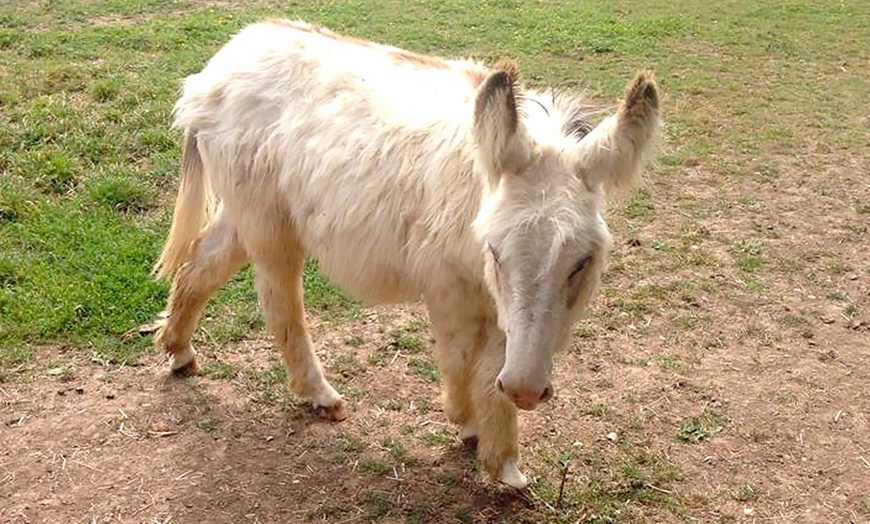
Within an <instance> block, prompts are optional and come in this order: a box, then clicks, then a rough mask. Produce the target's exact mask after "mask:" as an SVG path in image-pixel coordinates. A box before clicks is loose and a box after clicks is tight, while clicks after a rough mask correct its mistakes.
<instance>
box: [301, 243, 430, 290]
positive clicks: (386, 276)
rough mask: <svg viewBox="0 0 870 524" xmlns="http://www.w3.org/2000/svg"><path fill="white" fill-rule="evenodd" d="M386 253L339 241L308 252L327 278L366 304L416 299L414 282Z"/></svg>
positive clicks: (393, 258)
mask: <svg viewBox="0 0 870 524" xmlns="http://www.w3.org/2000/svg"><path fill="white" fill-rule="evenodd" d="M385 255H388V253H386V252H381V253H376V252H374V250H371V249H357V250H347V249H343V248H342V247H341V246H340V245H338V242H336V245H333V246H328V247H326V248H325V249H323V248H321V249H315V250H311V251H310V252H309V256H310V257H311V258H313V259H315V260H317V262H318V263H319V265H320V270H321V272H322V273H323V274H324V275H325V276H326V278H327V279H329V281H330V282H332V283H334V284H336V285H338V286H339V287H341V288H342V289H343V290H344V291H346V292H347V293H348V294H349V295H350V296H351V297H353V298H355V299H357V300H360V301H362V302H365V303H367V304H383V303H395V302H411V301H416V300H418V299H419V295H420V294H419V291H418V290H417V286H415V285H414V283H413V282H411V279H410V278H408V275H407V274H406V273H405V272H404V271H403V270H402V268H401V267H399V266H400V265H399V264H397V263H396V262H397V260H395V257H390V256H385Z"/></svg>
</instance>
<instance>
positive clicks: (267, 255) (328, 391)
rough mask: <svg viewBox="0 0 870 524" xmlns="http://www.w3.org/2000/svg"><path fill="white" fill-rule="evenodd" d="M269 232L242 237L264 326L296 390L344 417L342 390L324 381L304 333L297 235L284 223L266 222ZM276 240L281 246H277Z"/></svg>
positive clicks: (326, 410)
mask: <svg viewBox="0 0 870 524" xmlns="http://www.w3.org/2000/svg"><path fill="white" fill-rule="evenodd" d="M269 225H270V227H269V228H265V229H266V230H267V231H269V237H268V238H265V237H263V238H256V237H262V235H263V233H262V230H263V228H261V231H259V232H257V233H254V234H253V235H252V237H254V238H249V237H246V238H245V242H246V244H245V245H246V247H248V244H249V243H250V244H251V247H248V250H249V252H250V253H251V258H252V259H253V260H254V269H255V272H256V278H255V283H256V288H257V293H258V295H259V297H260V304H261V306H262V308H263V313H264V316H265V318H266V326H267V327H268V328H269V330H270V331H271V332H272V334H273V335H274V337H275V343H276V344H277V345H278V347H280V348H281V354H282V355H283V357H284V363H285V364H286V366H287V372H288V376H289V378H290V389H291V391H293V392H294V393H295V394H297V395H299V396H301V397H306V398H309V399H311V400H312V401H313V402H314V406H315V407H316V408H318V409H322V410H323V415H324V416H325V417H326V418H328V419H330V420H344V419H345V418H346V417H347V414H346V413H345V410H344V406H343V404H342V400H341V395H339V394H338V392H337V391H335V389H334V388H333V387H332V386H331V385H330V384H329V382H327V380H326V378H325V376H324V374H323V368H322V367H321V365H320V360H319V359H318V358H317V355H316V354H315V352H314V344H313V343H312V341H311V337H310V336H309V334H308V326H307V324H306V322H305V308H304V304H303V290H302V271H303V267H304V264H305V254H304V252H303V251H302V249H301V248H300V247H299V245H298V243H297V242H296V241H295V236H294V235H293V234H292V229H290V228H289V225H286V224H284V225H283V227H279V225H277V224H274V223H273V224H269ZM279 246H280V247H279Z"/></svg>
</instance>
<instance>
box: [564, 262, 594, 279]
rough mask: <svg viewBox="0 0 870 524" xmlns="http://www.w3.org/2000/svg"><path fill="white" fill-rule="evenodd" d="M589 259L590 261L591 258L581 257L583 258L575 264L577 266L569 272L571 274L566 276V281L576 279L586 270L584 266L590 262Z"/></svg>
mask: <svg viewBox="0 0 870 524" xmlns="http://www.w3.org/2000/svg"><path fill="white" fill-rule="evenodd" d="M591 259H592V257H583V258H581V259H580V261H579V262H577V264H575V265H574V269H573V270H571V274H570V275H568V280H572V279H573V278H574V277H576V276H577V275H579V274H580V272H581V271H583V270H584V269H585V268H586V265H587V264H589V261H590V260H591Z"/></svg>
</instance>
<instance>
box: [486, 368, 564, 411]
mask: <svg viewBox="0 0 870 524" xmlns="http://www.w3.org/2000/svg"><path fill="white" fill-rule="evenodd" d="M503 374H504V373H503V372H502V373H500V374H499V376H498V378H497V379H495V387H496V388H498V390H499V391H501V392H502V393H504V394H505V395H507V397H508V398H509V399H511V402H513V403H514V405H516V407H518V408H520V409H525V410H533V409H535V408H536V407H537V406H538V404H539V403H541V402H546V401H548V400H550V399H551V398H552V397H553V386H552V385H551V384H550V382H549V380H548V381H546V382H545V383H543V384H544V385H543V386H542V385H535V384H534V383H533V382H528V381H523V380H510V377H503V376H502V375H503Z"/></svg>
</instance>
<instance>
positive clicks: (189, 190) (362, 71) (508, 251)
mask: <svg viewBox="0 0 870 524" xmlns="http://www.w3.org/2000/svg"><path fill="white" fill-rule="evenodd" d="M582 107H583V106H582V105H581V104H580V103H579V101H578V100H570V99H566V98H555V97H553V96H551V95H543V94H539V93H536V92H534V91H529V90H525V89H524V88H523V87H521V86H520V83H519V74H518V72H517V70H516V67H515V66H513V65H512V64H510V63H506V64H501V65H496V66H495V68H494V69H488V68H486V67H484V66H482V65H480V64H477V63H474V62H470V61H452V60H442V59H440V58H435V57H430V56H424V55H418V54H414V53H410V52H407V51H404V50H401V49H398V48H395V47H389V46H384V45H378V44H374V43H371V42H366V41H362V40H357V39H353V38H348V37H344V36H340V35H338V34H335V33H333V32H331V31H329V30H327V29H324V28H322V27H317V26H313V25H309V24H306V23H302V22H288V21H283V20H273V21H268V22H264V23H260V24H256V25H252V26H250V27H248V28H246V29H244V30H243V31H242V32H240V33H239V34H238V35H237V36H235V37H234V38H233V39H232V40H231V41H230V42H229V43H228V44H226V46H224V47H223V48H222V49H221V50H220V51H219V52H218V53H217V54H216V55H215V56H214V57H213V58H212V59H211V60H210V61H209V63H208V65H207V66H206V68H205V69H204V70H203V71H202V72H201V73H198V74H194V75H192V76H190V77H189V78H187V80H186V83H185V86H184V93H183V95H182V97H181V99H180V100H179V101H178V103H177V105H176V106H175V118H176V120H175V125H176V126H177V127H179V128H181V129H183V130H184V132H185V138H184V151H183V165H182V174H181V185H180V188H179V191H178V197H177V201H176V206H175V215H174V218H173V221H172V229H171V231H170V233H169V237H168V239H167V241H166V245H165V247H164V249H163V253H162V254H161V256H160V259H159V261H158V262H157V264H156V268H155V270H156V272H157V274H158V275H159V276H162V277H169V276H172V275H174V280H173V283H172V289H171V292H170V296H169V303H168V306H167V309H166V311H165V312H164V315H165V320H164V321H163V324H162V326H161V328H160V330H159V332H158V333H157V336H156V341H157V345H158V347H160V348H162V349H163V350H165V351H166V352H167V353H168V354H169V356H170V366H171V368H172V370H174V371H176V372H179V373H186V372H191V371H194V370H195V369H196V362H195V354H194V351H193V349H192V348H191V345H190V338H191V334H192V333H193V331H194V328H195V325H196V323H197V320H198V318H199V315H200V313H201V311H202V308H203V306H204V305H205V303H206V301H207V300H208V299H209V298H210V297H211V295H212V294H213V293H214V292H215V291H216V290H217V289H218V288H219V287H221V286H222V285H223V284H224V283H225V282H226V281H227V280H228V279H229V278H230V276H231V275H232V274H233V273H234V272H236V271H237V270H238V269H239V268H241V267H242V266H243V265H244V264H246V263H247V262H248V261H252V262H253V264H254V268H255V271H256V288H257V292H258V293H259V297H260V302H261V304H262V308H263V311H264V314H265V318H266V324H267V326H268V327H269V328H270V330H271V331H272V332H273V334H274V336H275V339H276V343H277V345H278V346H280V348H281V350H282V352H283V356H284V360H285V362H286V365H287V369H288V372H289V373H288V374H289V376H290V383H291V389H292V390H293V391H294V392H295V393H297V394H298V395H301V396H304V397H308V398H310V399H311V400H312V401H313V402H314V404H315V405H316V406H317V407H319V408H321V409H322V411H323V412H324V413H325V414H326V415H327V416H328V417H329V418H331V419H334V420H341V419H343V418H345V416H346V414H345V410H344V408H343V406H342V399H341V396H340V395H339V394H338V393H337V392H336V391H335V389H333V387H332V386H331V385H330V384H329V382H327V380H326V379H325V378H324V373H323V370H322V368H321V365H320V362H319V361H318V358H317V356H316V355H315V352H314V347H313V344H312V341H311V338H310V337H309V334H308V330H307V328H306V323H305V315H304V306H303V300H302V296H303V295H302V268H303V263H304V260H305V258H306V256H308V257H312V258H314V259H316V260H318V261H319V262H320V267H321V269H322V270H323V272H324V273H325V274H326V275H327V276H328V277H329V278H330V279H331V280H333V281H334V282H336V283H338V284H340V285H341V286H343V287H344V288H345V289H346V290H347V291H348V292H349V293H350V294H351V295H353V296H355V297H357V298H359V299H361V300H364V301H366V302H369V303H375V302H380V303H384V302H396V301H411V300H419V299H420V298H422V300H423V301H424V302H425V304H426V306H427V308H428V310H429V315H430V320H431V323H432V329H433V331H434V334H435V338H436V348H435V351H436V356H437V360H438V363H439V366H440V369H441V374H442V380H443V388H444V399H443V401H444V410H445V412H446V414H447V417H448V418H449V420H451V421H452V422H454V423H456V424H459V425H460V426H461V427H462V430H461V435H462V437H463V438H476V440H477V451H478V457H479V459H480V461H481V462H482V464H483V466H484V467H485V469H486V470H487V471H488V472H489V473H490V474H491V475H492V476H493V477H495V478H497V479H499V480H501V481H502V482H505V483H507V484H509V485H511V486H514V487H517V488H522V487H524V486H525V485H526V484H527V482H528V481H527V479H526V477H525V475H523V474H522V473H521V472H520V470H519V469H518V467H517V461H518V457H519V455H518V449H517V412H516V409H517V408H520V409H533V408H534V407H535V406H536V405H537V404H538V403H539V402H541V401H545V400H547V399H549V398H550V397H551V396H552V394H553V387H552V385H551V382H550V374H551V368H552V361H553V353H554V352H555V351H557V350H559V349H560V348H562V347H564V346H566V345H567V343H568V341H569V338H570V334H571V326H572V324H573V323H574V321H575V320H576V319H577V318H578V317H579V315H580V313H581V312H582V310H583V309H584V308H585V307H586V306H587V305H588V303H589V301H590V300H591V298H592V296H593V294H594V293H595V290H596V288H597V286H598V283H599V277H600V275H601V272H602V269H603V267H604V264H605V261H606V258H607V253H608V249H609V245H610V234H609V233H608V230H607V226H606V225H605V223H604V220H603V214H604V207H605V202H604V200H605V195H606V193H608V192H609V191H610V190H611V189H612V188H614V187H617V186H628V185H629V184H630V183H631V182H633V181H634V180H635V179H636V178H637V177H638V176H639V173H640V171H641V169H642V167H643V164H644V161H645V159H646V157H647V156H648V155H649V153H650V152H651V150H652V149H653V148H654V144H655V141H656V137H657V135H658V133H659V130H660V127H661V121H660V117H659V99H658V93H657V90H656V85H655V83H654V81H653V79H652V75H651V74H649V73H647V72H642V73H640V74H638V75H637V77H636V78H635V79H634V80H633V81H632V82H631V83H630V84H629V85H628V88H627V90H626V95H625V100H624V101H623V102H622V104H621V106H620V108H619V110H618V112H617V114H616V115H614V116H611V117H609V118H607V119H605V120H604V121H603V122H601V123H600V124H599V125H598V126H597V127H595V128H594V129H591V128H590V126H589V125H588V124H587V123H586V122H585V120H584V119H583V116H584V115H583V111H582Z"/></svg>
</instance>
